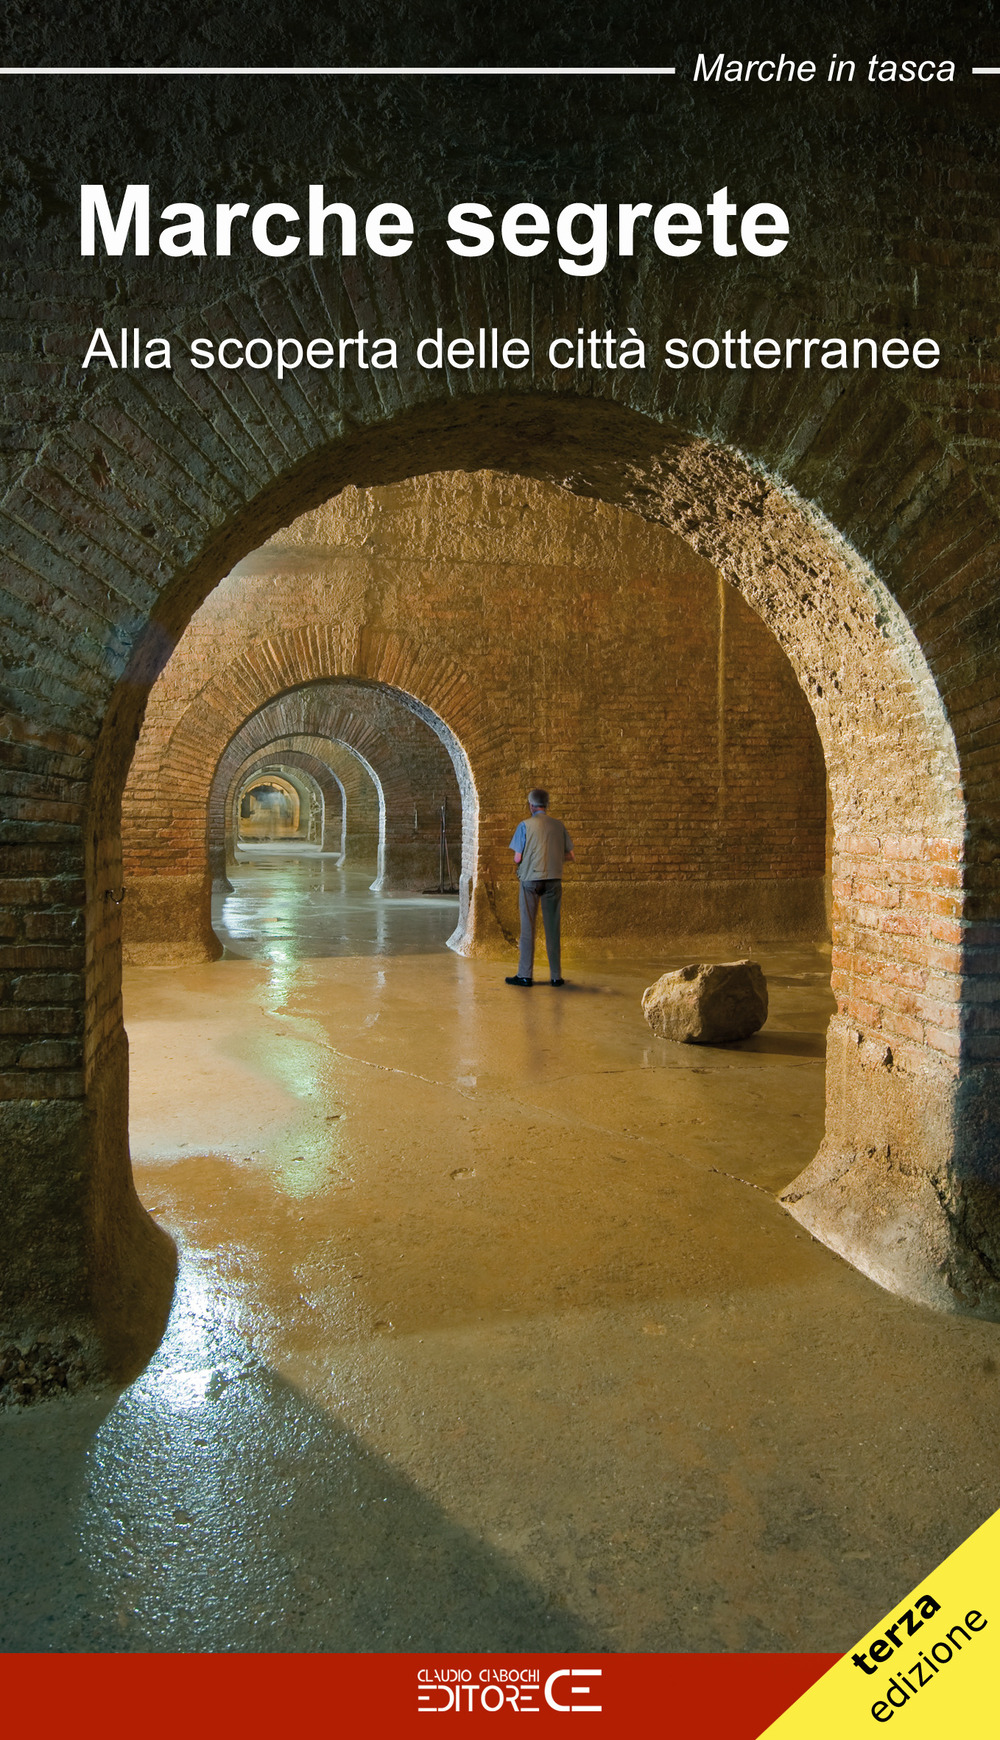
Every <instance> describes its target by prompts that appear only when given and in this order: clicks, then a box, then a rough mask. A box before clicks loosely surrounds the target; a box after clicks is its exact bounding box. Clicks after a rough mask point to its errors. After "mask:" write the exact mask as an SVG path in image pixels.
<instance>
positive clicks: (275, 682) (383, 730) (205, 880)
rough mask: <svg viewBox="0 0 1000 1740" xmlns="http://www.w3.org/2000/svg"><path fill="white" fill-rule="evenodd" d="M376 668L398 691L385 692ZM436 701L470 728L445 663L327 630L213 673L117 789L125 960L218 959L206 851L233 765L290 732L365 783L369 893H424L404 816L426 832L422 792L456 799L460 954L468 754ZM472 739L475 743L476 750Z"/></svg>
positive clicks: (468, 873)
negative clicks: (370, 787) (374, 829)
mask: <svg viewBox="0 0 1000 1740" xmlns="http://www.w3.org/2000/svg"><path fill="white" fill-rule="evenodd" d="M387 671H388V672H391V674H392V675H393V676H394V677H395V678H396V679H398V681H396V682H388V681H386V679H385V676H384V674H383V673H385V672H387ZM404 685H405V686H404ZM442 695H443V696H444V700H443V703H442V704H443V705H447V706H449V708H450V709H451V710H452V715H453V717H454V716H456V715H457V716H458V717H459V718H464V719H466V720H467V719H469V718H470V717H471V715H472V712H473V708H472V703H471V697H470V696H469V694H468V684H467V683H465V682H464V681H463V680H462V679H461V677H460V675H459V673H458V672H457V671H456V670H455V669H454V668H453V667H451V666H450V665H448V663H447V661H434V660H432V661H430V665H429V668H428V659H427V656H426V652H425V651H424V650H423V649H421V648H418V647H415V646H410V645H407V643H405V642H404V641H401V640H399V639H398V638H397V637H387V636H385V635H382V634H367V633H362V634H360V635H359V636H357V637H356V639H355V640H354V641H353V642H352V643H351V644H347V643H345V642H344V640H343V639H342V638H339V637H337V636H336V635H332V634H331V633H330V628H329V625H328V624H326V623H317V624H309V625H305V626H304V627H303V628H302V629H301V630H300V631H298V632H297V633H296V634H294V635H286V636H275V637H273V638H272V639H271V640H269V641H268V643H267V645H266V646H264V647H253V648H250V649H248V650H246V651H244V652H243V653H241V655H240V656H239V657H238V658H237V659H235V660H234V661H233V662H232V663H231V664H230V665H229V666H228V667H227V668H226V669H225V670H223V671H220V672H217V673H216V674H215V675H214V676H213V677H212V678H211V679H210V680H209V681H208V682H207V683H205V685H204V686H203V688H202V689H201V691H200V693H199V694H198V695H197V697H196V698H195V699H194V700H193V701H192V703H191V705H190V707H188V708H187V710H186V711H185V713H184V714H183V716H182V718H181V719H180V720H179V721H178V723H177V725H176V727H175V729H174V731H173V733H172V735H171V738H170V741H169V743H168V745H167V746H166V748H165V749H162V748H161V746H160V744H159V743H158V742H157V739H156V736H155V734H154V735H152V736H151V737H149V738H144V739H143V740H142V741H141V743H140V751H139V753H138V754H137V757H136V764H135V766H134V768H133V774H132V777H131V778H130V781H129V784H128V785H127V786H126V790H125V794H124V800H123V811H122V842H123V886H125V887H126V888H127V890H128V900H127V904H126V908H125V948H126V951H127V958H128V959H129V960H131V961H133V962H136V963H140V962H141V963H145V964H157V965H164V964H180V963H182V962H184V961H192V960H213V959H215V958H216V957H217V955H218V953H219V947H220V945H219V943H218V940H217V938H216V937H215V934H214V932H213V930H212V922H211V883H212V877H213V874H215V875H218V874H220V865H219V864H218V862H216V863H215V864H213V863H212V861H211V855H210V842H211V840H212V838H213V837H215V838H216V840H217V841H219V842H221V840H222V837H223V833H224V826H225V807H226V798H227V793H228V791H229V789H230V786H231V782H232V779H233V776H234V774H235V771H236V769H237V767H238V766H239V765H240V764H241V762H242V761H243V760H244V758H245V757H246V755H247V754H248V752H249V751H250V750H251V749H252V748H254V747H258V748H263V747H264V746H265V745H267V744H270V743H272V742H274V741H276V740H277V739H279V738H280V737H282V736H284V735H288V734H289V733H290V734H292V735H294V736H296V737H307V738H315V739H318V740H321V741H322V740H325V741H332V742H339V743H342V744H344V745H346V746H347V748H348V749H349V750H351V751H352V752H353V754H354V755H355V756H356V757H358V759H359V760H360V762H361V764H362V766H363V767H364V769H365V770H366V772H367V774H368V777H369V778H370V779H371V780H372V782H373V784H374V787H375V791H376V794H377V802H378V806H379V812H380V817H379V831H378V840H377V848H376V852H377V859H376V865H375V870H374V882H373V887H376V888H379V889H382V888H394V887H398V888H403V887H411V886H414V887H415V886H423V883H424V881H425V880H426V876H427V874H428V873H429V872H428V870H427V868H426V864H425V858H426V853H427V846H428V841H427V840H424V839H423V838H421V837H419V836H415V834H414V829H413V824H412V818H413V815H414V812H415V809H416V807H417V804H418V801H419V802H420V804H421V807H422V808H423V810H424V813H425V824H426V819H427V807H428V802H427V795H428V792H431V793H433V794H434V795H437V793H438V791H439V790H440V792H441V793H443V794H445V795H453V798H454V801H453V808H458V807H459V806H460V813H461V816H462V840H463V848H462V849H463V858H464V868H463V883H462V886H463V898H462V902H461V905H460V919H459V925H458V927H457V931H456V937H455V944H456V946H458V947H460V948H464V947H465V946H466V942H465V938H466V932H467V930H468V920H469V891H470V889H471V885H472V879H473V874H474V868H475V858H476V836H477V814H478V812H477V805H476V793H475V785H474V781H473V776H472V772H471V769H470V766H469V761H468V757H467V754H466V749H465V745H464V743H463V742H460V740H459V738H458V736H457V734H456V732H455V730H454V729H453V728H452V727H451V723H450V721H449V720H447V719H442V718H441V717H440V715H439V714H438V712H437V711H436V709H435V707H434V702H435V701H441V697H442ZM376 699H381V702H382V706H381V709H380V716H379V717H378V718H377V719H376V718H373V717H372V711H371V707H370V706H369V705H368V704H367V703H368V702H369V701H370V700H371V701H374V700H376ZM463 703H464V711H463ZM394 714H395V715H396V718H397V720H405V721H406V722H407V723H408V724H409V725H410V726H411V727H412V732H411V742H410V743H409V745H407V746H405V747H404V746H402V745H401V744H400V742H399V741H398V740H397V734H396V732H395V731H394V730H393V728H392V727H393V715H394ZM381 715H385V716H384V717H383V716H381ZM414 736H415V737H416V742H415V743H414V742H413V741H412V738H413V737H414ZM477 736H478V734H476V733H475V732H473V746H474V748H475V747H476V745H477ZM143 751H145V754H143ZM164 817H168V818H169V829H167V828H165V827H164ZM431 831H432V833H433V840H432V841H431V845H432V846H433V848H434V849H435V850H436V839H437V835H436V831H434V830H431ZM424 832H425V834H426V833H427V832H428V829H427V826H426V825H425V829H424ZM168 834H169V837H166V836H167V835H168Z"/></svg>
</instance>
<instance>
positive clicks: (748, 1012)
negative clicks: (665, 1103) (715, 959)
mask: <svg viewBox="0 0 1000 1740" xmlns="http://www.w3.org/2000/svg"><path fill="white" fill-rule="evenodd" d="M642 1012H643V1014H644V1015H645V1017H646V1020H647V1021H648V1022H649V1025H650V1027H651V1028H652V1029H653V1032H654V1033H655V1034H657V1035H658V1037H659V1038H661V1039H676V1040H680V1041H681V1042H682V1043H683V1044H685V1045H726V1044H731V1043H732V1042H733V1041H734V1040H737V1039H749V1037H750V1035H751V1033H756V1031H757V1029H758V1027H763V1025H764V1022H765V1021H766V1020H767V980H766V979H765V977H764V975H763V973H762V972H761V970H760V967H759V966H758V965H757V962H756V961H722V962H721V963H720V964H718V965H717V966H714V967H702V966H698V965H697V964H696V965H694V966H690V967H680V968H679V969H678V971H677V972H676V973H664V975H663V977H662V979H657V981H656V984H655V985H650V986H649V989H648V990H646V991H644V992H643V994H642Z"/></svg>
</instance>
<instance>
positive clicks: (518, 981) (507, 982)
mask: <svg viewBox="0 0 1000 1740" xmlns="http://www.w3.org/2000/svg"><path fill="white" fill-rule="evenodd" d="M534 982H535V981H534V979H519V978H518V976H517V974H516V973H515V974H514V977H513V978H512V979H505V980H504V984H505V985H533V984H534Z"/></svg>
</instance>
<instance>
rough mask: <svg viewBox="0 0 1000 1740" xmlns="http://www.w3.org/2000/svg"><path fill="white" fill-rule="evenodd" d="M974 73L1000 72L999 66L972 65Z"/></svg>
mask: <svg viewBox="0 0 1000 1740" xmlns="http://www.w3.org/2000/svg"><path fill="white" fill-rule="evenodd" d="M972 70H973V72H974V73H1000V66H974V67H973V69H972Z"/></svg>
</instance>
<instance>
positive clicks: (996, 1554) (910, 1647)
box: [759, 1511, 1000, 1740]
mask: <svg viewBox="0 0 1000 1740" xmlns="http://www.w3.org/2000/svg"><path fill="white" fill-rule="evenodd" d="M935 1604H936V1608H937V1611H932V1609H933V1608H934V1606H935ZM880 1640H881V1641H880ZM873 1646H874V1648H875V1652H876V1656H877V1657H880V1658H885V1659H879V1660H876V1661H873V1660H872V1653H871V1652H872V1648H873ZM855 1656H859V1657H861V1665H860V1666H859V1665H858V1663H857V1662H856V1661H855V1660H854V1657H855ZM998 1704H1000V1511H996V1512H995V1513H994V1515H993V1516H991V1517H990V1518H989V1520H988V1521H987V1522H984V1523H983V1525H982V1527H981V1528H978V1529H977V1530H976V1532H975V1534H972V1535H970V1536H969V1538H968V1540H967V1541H963V1542H962V1545H961V1546H960V1547H957V1548H956V1549H955V1551H954V1552H953V1553H952V1554H950V1556H949V1557H948V1558H947V1559H945V1560H944V1562H943V1564H941V1565H939V1566H938V1568H937V1570H936V1571H931V1572H930V1574H929V1575H928V1576H927V1577H924V1578H923V1579H922V1580H921V1581H920V1583H918V1584H917V1586H916V1588H915V1589H912V1590H911V1591H910V1593H909V1595H907V1596H905V1597H904V1599H903V1600H902V1601H900V1602H899V1604H898V1605H897V1606H895V1607H893V1608H892V1609H891V1611H890V1612H889V1613H887V1614H886V1616H885V1618H884V1620H883V1621H882V1623H881V1624H880V1625H876V1626H873V1628H872V1630H871V1631H869V1632H868V1634H867V1635H866V1636H865V1637H863V1638H862V1639H861V1641H860V1643H859V1644H857V1646H856V1647H855V1648H854V1649H853V1650H849V1651H848V1652H847V1654H846V1655H845V1656H843V1657H842V1659H841V1660H840V1661H838V1662H836V1663H835V1664H834V1666H833V1667H832V1668H830V1669H829V1671H828V1672H827V1673H825V1674H824V1675H823V1677H822V1679H820V1680H817V1681H816V1684H815V1685H814V1686H810V1688H809V1690H808V1691H807V1692H805V1693H803V1695H802V1697H801V1698H799V1699H798V1700H797V1701H796V1702H795V1703H794V1704H793V1705H792V1707H791V1709H789V1710H786V1711H785V1713H784V1715H783V1716H779V1717H778V1720H777V1721H776V1722H772V1723H771V1726H770V1727H769V1728H765V1729H764V1731H763V1733H762V1734H761V1735H760V1736H759V1740H855V1736H858V1737H860V1736H862V1735H864V1736H869V1735H870V1736H873V1737H874V1736H875V1735H877V1734H880V1733H883V1734H889V1735H891V1737H892V1740H945V1736H947V1735H951V1734H961V1733H963V1732H964V1733H970V1734H975V1733H978V1734H983V1735H986V1734H995V1733H997V1732H998V1731H1000V1710H998Z"/></svg>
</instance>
